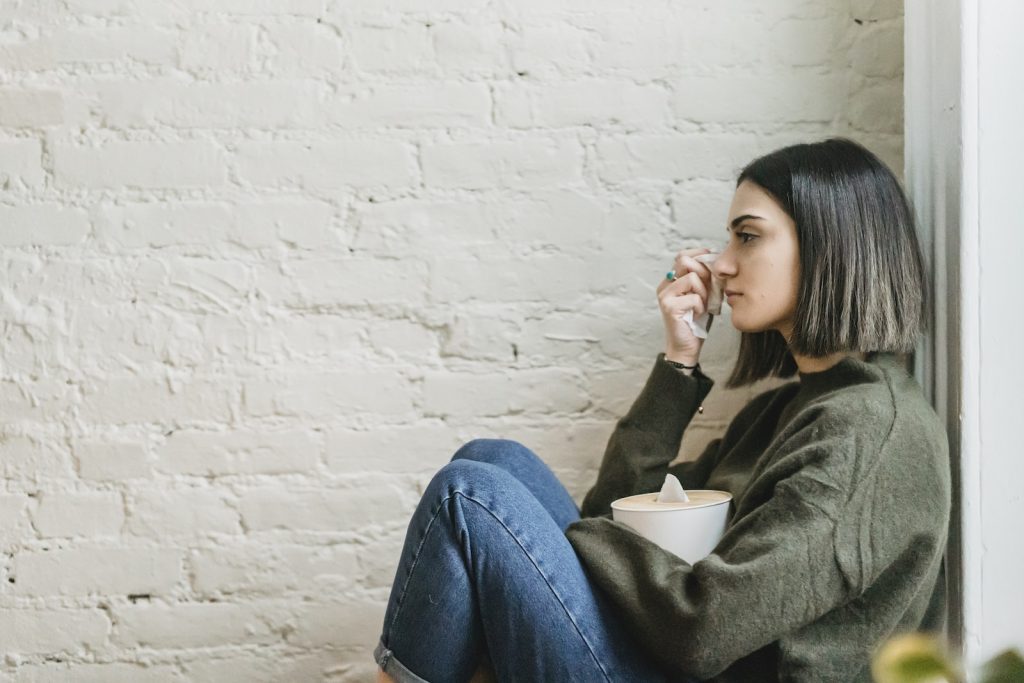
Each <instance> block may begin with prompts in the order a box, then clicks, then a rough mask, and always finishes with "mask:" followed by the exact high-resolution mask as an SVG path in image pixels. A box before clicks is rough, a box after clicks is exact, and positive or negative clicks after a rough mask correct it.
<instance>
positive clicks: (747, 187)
mask: <svg viewBox="0 0 1024 683" xmlns="http://www.w3.org/2000/svg"><path fill="white" fill-rule="evenodd" d="M726 229H727V230H728V231H729V243H728V245H727V246H726V248H725V251H723V252H722V253H721V255H720V256H719V257H718V259H717V260H716V261H715V263H714V264H713V265H712V266H711V272H712V273H713V274H714V275H716V276H717V277H719V278H722V279H723V280H724V281H725V285H724V286H725V289H726V290H731V291H735V292H737V293H738V296H731V297H729V299H728V301H729V306H730V307H731V308H732V324H733V327H735V328H736V329H737V330H739V331H740V332H763V331H765V330H770V329H771V330H778V331H779V332H781V333H782V334H783V336H785V337H786V339H789V338H790V337H791V336H792V330H793V315H794V313H795V312H796V295H797V287H798V285H799V282H800V256H799V251H798V248H797V240H796V223H794V222H793V219H792V218H790V217H789V215H788V214H787V213H786V212H785V211H784V210H783V209H782V207H781V206H779V204H778V202H776V201H775V199H774V198H772V196H771V195H770V194H768V193H767V192H766V191H765V190H764V189H763V188H762V187H761V186H760V185H757V184H755V183H752V182H750V181H748V180H745V181H743V182H742V183H740V185H739V186H738V187H737V188H736V194H735V195H734V196H733V199H732V205H731V206H730V207H729V219H728V222H727V223H726Z"/></svg>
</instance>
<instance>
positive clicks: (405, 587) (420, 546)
mask: <svg viewBox="0 0 1024 683" xmlns="http://www.w3.org/2000/svg"><path fill="white" fill-rule="evenodd" d="M453 496H454V493H453V494H451V495H448V496H445V497H444V498H443V499H441V501H440V502H439V503H438V504H437V509H436V510H434V514H433V516H432V517H431V518H430V521H429V522H427V526H426V528H425V529H424V530H423V537H422V538H421V539H420V542H419V544H418V545H417V546H416V551H415V552H414V553H413V555H412V564H411V565H410V566H409V576H407V577H406V579H405V584H404V585H403V586H402V592H401V593H400V594H399V596H398V607H397V608H395V616H393V617H392V618H391V624H394V623H395V622H396V621H398V617H399V616H401V614H402V608H403V607H405V594H406V593H407V592H408V590H409V582H410V581H412V574H413V572H414V571H416V566H417V565H418V564H419V562H420V553H421V552H422V551H423V544H424V543H426V542H427V536H429V535H430V529H431V527H433V526H434V522H435V521H437V517H438V515H440V514H441V508H443V507H444V504H445V503H447V502H448V501H449V500H451V499H452V497H453ZM391 624H386V625H385V627H386V628H387V630H388V635H390V632H391ZM388 640H389V641H390V640H391V639H390V638H388Z"/></svg>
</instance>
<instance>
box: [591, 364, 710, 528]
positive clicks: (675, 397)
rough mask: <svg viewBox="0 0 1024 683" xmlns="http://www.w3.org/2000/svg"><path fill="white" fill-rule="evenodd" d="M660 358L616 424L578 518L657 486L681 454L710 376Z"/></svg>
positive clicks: (605, 510) (608, 508) (596, 513)
mask: <svg viewBox="0 0 1024 683" xmlns="http://www.w3.org/2000/svg"><path fill="white" fill-rule="evenodd" d="M664 357H665V354H658V358H657V360H656V361H655V363H654V368H653V369H652V370H651V374H650V375H649V376H648V378H647V383H646V385H645V386H644V388H643V390H642V391H641V392H640V395H639V396H638V397H637V398H636V400H635V401H634V402H633V405H632V407H631V408H630V409H629V412H628V413H626V415H625V416H624V417H623V418H622V419H621V420H619V421H618V423H617V424H616V426H615V430H614V431H613V432H612V435H611V438H610V439H609V440H608V445H607V447H606V448H605V453H604V459H603V460H602V461H601V468H600V470H599V471H598V475H597V482H596V483H595V484H594V486H593V487H591V489H590V491H588V492H587V495H586V496H585V497H584V498H583V504H582V505H581V506H580V514H581V516H582V517H595V516H599V515H601V516H609V515H611V503H612V501H614V500H616V499H618V498H622V497H624V496H632V495H635V494H637V493H646V492H648V491H654V490H657V489H658V488H660V487H661V484H662V482H664V480H665V473H666V472H667V471H668V464H669V463H670V462H672V460H674V459H675V457H676V456H677V455H678V454H679V445H680V443H681V442H682V439H683V431H684V430H685V429H686V426H687V425H688V424H689V423H690V420H691V419H692V418H693V415H694V413H696V412H697V407H698V406H700V404H701V402H702V401H703V400H704V397H705V396H707V395H708V392H710V391H711V387H712V386H713V385H714V380H712V379H711V378H710V377H708V376H707V375H705V374H703V373H701V372H700V371H694V373H693V374H692V375H687V374H685V373H682V372H680V371H679V370H677V369H675V368H673V367H672V366H670V365H669V364H668V363H666V362H664ZM711 450H712V449H710V448H709V449H707V450H706V451H705V454H707V453H709V452H710V451H711ZM684 469H685V468H684Z"/></svg>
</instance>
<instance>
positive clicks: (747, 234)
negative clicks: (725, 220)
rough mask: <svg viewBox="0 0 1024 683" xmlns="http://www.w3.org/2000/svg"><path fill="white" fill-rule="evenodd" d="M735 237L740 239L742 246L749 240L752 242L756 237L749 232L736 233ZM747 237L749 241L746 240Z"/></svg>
mask: <svg viewBox="0 0 1024 683" xmlns="http://www.w3.org/2000/svg"><path fill="white" fill-rule="evenodd" d="M736 236H737V237H739V238H740V242H742V243H743V244H746V243H747V242H749V241H750V240H752V239H754V238H755V237H757V235H751V234H750V233H749V232H738V233H736ZM748 237H749V238H750V239H747V238H748Z"/></svg>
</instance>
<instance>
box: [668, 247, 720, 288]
mask: <svg viewBox="0 0 1024 683" xmlns="http://www.w3.org/2000/svg"><path fill="white" fill-rule="evenodd" d="M690 251H692V250H689V249H688V250H685V251H681V252H679V253H678V254H677V255H676V260H675V263H674V264H673V268H675V271H676V275H679V274H681V273H697V275H699V276H700V279H701V281H703V282H704V287H705V289H706V288H708V287H710V286H711V268H709V267H708V265H707V264H706V263H701V262H700V261H698V260H697V259H695V258H694V256H699V255H700V254H691V253H688V252H690ZM701 253H705V254H706V253H708V250H707V249H703V250H701Z"/></svg>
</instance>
